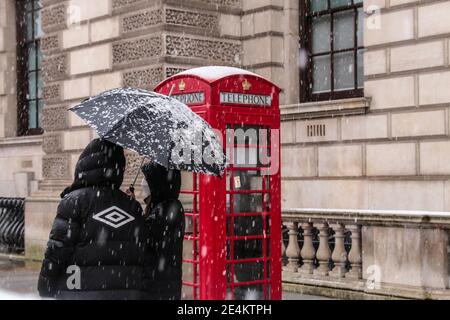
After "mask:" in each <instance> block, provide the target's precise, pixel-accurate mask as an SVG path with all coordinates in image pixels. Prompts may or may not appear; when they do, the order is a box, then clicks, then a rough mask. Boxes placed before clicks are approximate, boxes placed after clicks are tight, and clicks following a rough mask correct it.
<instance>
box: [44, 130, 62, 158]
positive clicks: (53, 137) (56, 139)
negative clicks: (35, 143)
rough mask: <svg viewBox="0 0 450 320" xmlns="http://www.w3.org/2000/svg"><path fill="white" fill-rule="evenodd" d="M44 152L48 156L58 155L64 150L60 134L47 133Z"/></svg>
mask: <svg viewBox="0 0 450 320" xmlns="http://www.w3.org/2000/svg"><path fill="white" fill-rule="evenodd" d="M42 150H44V152H45V153H46V154H52V153H57V152H60V151H61V150H62V140H61V134H60V133H46V134H44V136H43V142H42Z"/></svg>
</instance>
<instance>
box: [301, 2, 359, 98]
mask: <svg viewBox="0 0 450 320" xmlns="http://www.w3.org/2000/svg"><path fill="white" fill-rule="evenodd" d="M300 14H301V17H300V36H301V40H300V41H301V43H300V48H301V51H302V54H304V55H306V56H307V59H305V61H306V65H304V66H302V69H301V71H300V72H301V77H300V78H301V84H300V86H301V90H300V91H301V101H302V102H306V101H321V100H331V99H342V98H351V97H360V96H362V95H363V87H364V70H363V65H364V60H363V58H364V54H363V53H364V47H363V32H362V31H363V21H364V16H363V14H364V13H363V1H362V0H301V10H300Z"/></svg>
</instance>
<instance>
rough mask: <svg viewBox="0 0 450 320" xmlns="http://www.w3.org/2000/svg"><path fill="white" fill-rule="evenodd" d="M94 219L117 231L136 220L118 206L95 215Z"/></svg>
mask: <svg viewBox="0 0 450 320" xmlns="http://www.w3.org/2000/svg"><path fill="white" fill-rule="evenodd" d="M93 218H94V219H95V220H97V221H100V222H102V223H105V224H107V225H108V226H111V227H113V228H115V229H117V228H120V227H122V226H124V225H126V224H127V223H129V222H131V221H133V220H134V217H133V216H132V215H130V214H129V213H128V212H125V211H124V210H122V209H120V208H118V207H116V206H112V207H110V208H108V209H106V210H103V211H102V212H99V213H97V214H95V215H94V216H93Z"/></svg>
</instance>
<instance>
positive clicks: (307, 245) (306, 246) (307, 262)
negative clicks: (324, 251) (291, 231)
mask: <svg viewBox="0 0 450 320" xmlns="http://www.w3.org/2000/svg"><path fill="white" fill-rule="evenodd" d="M302 229H303V248H302V251H301V256H302V260H303V265H302V267H301V268H300V270H299V272H300V273H302V274H305V275H309V274H312V273H313V270H314V258H315V257H316V250H315V249H314V245H313V233H312V231H313V225H312V223H303V224H302Z"/></svg>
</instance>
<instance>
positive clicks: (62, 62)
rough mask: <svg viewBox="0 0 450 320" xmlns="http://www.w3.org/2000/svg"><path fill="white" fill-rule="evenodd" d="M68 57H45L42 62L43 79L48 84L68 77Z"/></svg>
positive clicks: (61, 55) (60, 55)
mask: <svg viewBox="0 0 450 320" xmlns="http://www.w3.org/2000/svg"><path fill="white" fill-rule="evenodd" d="M66 65H67V57H66V54H64V53H63V54H58V55H54V56H45V57H44V60H43V62H42V67H43V70H44V71H43V73H42V75H43V78H44V81H46V82H52V81H55V80H61V79H64V78H65V76H66V71H67V70H66Z"/></svg>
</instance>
